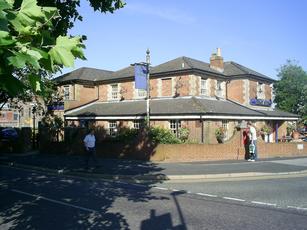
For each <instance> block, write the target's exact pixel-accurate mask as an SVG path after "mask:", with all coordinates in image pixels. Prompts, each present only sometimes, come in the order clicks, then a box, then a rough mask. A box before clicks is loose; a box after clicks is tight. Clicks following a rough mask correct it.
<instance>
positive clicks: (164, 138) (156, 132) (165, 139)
mask: <svg viewBox="0 0 307 230" xmlns="http://www.w3.org/2000/svg"><path fill="white" fill-rule="evenodd" d="M149 136H150V138H151V139H152V140H153V142H155V143H161V144H179V143H181V141H180V139H178V138H177V137H176V136H175V134H174V133H172V132H171V131H170V130H168V129H163V128H159V127H153V128H150V130H149Z"/></svg>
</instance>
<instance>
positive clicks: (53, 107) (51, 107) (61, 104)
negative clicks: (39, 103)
mask: <svg viewBox="0 0 307 230" xmlns="http://www.w3.org/2000/svg"><path fill="white" fill-rule="evenodd" d="M48 110H49V111H52V110H64V102H54V103H52V104H50V105H48Z"/></svg>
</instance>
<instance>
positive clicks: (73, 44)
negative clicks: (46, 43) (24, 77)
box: [48, 36, 81, 67]
mask: <svg viewBox="0 0 307 230" xmlns="http://www.w3.org/2000/svg"><path fill="white" fill-rule="evenodd" d="M79 45H81V42H80V38H79V37H73V38H68V37H67V36H65V37H63V36H59V37H58V38H57V39H56V45H55V46H54V47H53V48H52V49H51V50H50V51H49V52H48V53H49V55H50V57H51V61H52V62H53V63H57V64H59V65H64V66H66V67H72V66H73V65H74V60H75V56H74V55H73V52H72V50H74V51H76V49H77V47H78V46H79ZM76 52H78V55H80V51H76Z"/></svg>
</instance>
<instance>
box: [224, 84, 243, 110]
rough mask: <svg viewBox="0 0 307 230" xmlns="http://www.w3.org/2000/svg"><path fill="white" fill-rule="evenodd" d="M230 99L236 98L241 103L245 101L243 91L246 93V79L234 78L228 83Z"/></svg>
mask: <svg viewBox="0 0 307 230" xmlns="http://www.w3.org/2000/svg"><path fill="white" fill-rule="evenodd" d="M227 88H228V89H227V90H228V92H227V93H228V99H230V100H234V101H236V102H239V103H241V104H243V103H244V98H243V93H244V80H241V79H240V80H233V81H230V83H229V84H228V85H227Z"/></svg>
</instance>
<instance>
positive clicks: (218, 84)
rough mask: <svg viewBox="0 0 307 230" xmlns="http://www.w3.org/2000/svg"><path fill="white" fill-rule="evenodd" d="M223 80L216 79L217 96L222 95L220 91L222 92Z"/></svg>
mask: <svg viewBox="0 0 307 230" xmlns="http://www.w3.org/2000/svg"><path fill="white" fill-rule="evenodd" d="M222 84H223V81H221V80H216V95H217V96H219V97H222V93H223V86H222Z"/></svg>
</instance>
